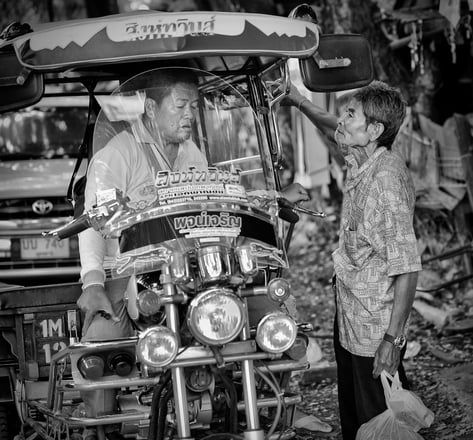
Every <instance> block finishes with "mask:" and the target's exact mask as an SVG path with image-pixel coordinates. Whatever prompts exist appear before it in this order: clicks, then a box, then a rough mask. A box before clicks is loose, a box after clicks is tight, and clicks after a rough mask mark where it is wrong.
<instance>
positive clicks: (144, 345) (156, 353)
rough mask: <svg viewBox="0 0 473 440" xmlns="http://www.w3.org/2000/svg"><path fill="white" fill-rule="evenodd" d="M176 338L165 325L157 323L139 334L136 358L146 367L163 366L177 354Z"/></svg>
mask: <svg viewBox="0 0 473 440" xmlns="http://www.w3.org/2000/svg"><path fill="white" fill-rule="evenodd" d="M177 349H178V346H177V338H176V336H175V334H174V333H173V332H172V331H171V330H170V329H169V328H167V327H164V326H162V325H157V326H154V327H150V328H148V329H146V330H145V331H144V332H143V333H141V334H140V336H139V338H138V344H137V347H136V354H137V356H138V359H139V360H140V361H141V362H142V363H143V364H145V365H147V366H148V367H155V368H158V367H164V366H166V365H168V364H170V363H171V362H172V361H173V360H174V359H175V357H176V355H177Z"/></svg>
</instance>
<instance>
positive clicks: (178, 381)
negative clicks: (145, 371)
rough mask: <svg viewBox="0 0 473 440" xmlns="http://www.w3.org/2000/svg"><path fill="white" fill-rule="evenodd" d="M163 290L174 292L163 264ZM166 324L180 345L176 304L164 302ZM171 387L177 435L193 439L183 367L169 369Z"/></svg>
mask: <svg viewBox="0 0 473 440" xmlns="http://www.w3.org/2000/svg"><path fill="white" fill-rule="evenodd" d="M161 283H162V286H163V292H164V294H165V295H167V296H173V295H174V294H175V289H176V288H175V286H174V284H173V283H172V280H171V274H170V269H169V266H167V265H165V266H164V267H163V270H162V273H161ZM164 307H165V310H166V325H167V326H168V327H169V328H170V329H171V330H172V331H173V332H174V334H175V335H176V338H177V344H178V346H179V347H180V346H181V337H180V327H179V313H178V306H177V304H166V305H165V306H164ZM171 377H172V387H173V394H174V410H175V412H176V426H177V435H178V438H179V439H182V440H184V439H185V440H193V439H194V437H192V436H191V430H190V425H189V413H188V410H187V389H186V383H185V378H184V368H182V367H173V368H172V369H171Z"/></svg>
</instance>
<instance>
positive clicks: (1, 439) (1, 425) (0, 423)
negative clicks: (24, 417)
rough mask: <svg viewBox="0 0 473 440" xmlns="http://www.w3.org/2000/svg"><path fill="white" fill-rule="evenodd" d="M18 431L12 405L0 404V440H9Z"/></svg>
mask: <svg viewBox="0 0 473 440" xmlns="http://www.w3.org/2000/svg"><path fill="white" fill-rule="evenodd" d="M19 431H20V421H19V419H18V416H17V414H16V411H15V407H14V405H12V404H7V403H0V440H11V439H12V438H14V436H15V434H17V433H18V432H19Z"/></svg>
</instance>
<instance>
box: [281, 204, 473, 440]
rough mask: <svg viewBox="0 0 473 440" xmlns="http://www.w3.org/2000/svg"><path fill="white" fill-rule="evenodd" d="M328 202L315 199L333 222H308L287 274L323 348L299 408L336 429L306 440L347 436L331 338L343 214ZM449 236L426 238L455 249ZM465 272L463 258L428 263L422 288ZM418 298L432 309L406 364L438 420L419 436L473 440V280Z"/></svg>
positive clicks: (415, 320) (420, 313)
mask: <svg viewBox="0 0 473 440" xmlns="http://www.w3.org/2000/svg"><path fill="white" fill-rule="evenodd" d="M321 203H322V202H320V201H319V202H317V201H316V202H314V203H313V204H314V206H313V208H314V209H317V210H320V209H323V210H325V211H326V212H327V213H328V214H329V215H328V216H327V218H325V219H320V218H312V217H301V220H300V221H299V223H298V224H297V226H296V228H295V231H294V239H293V241H292V243H291V248H290V251H289V253H288V258H289V263H290V267H291V269H290V270H289V271H287V273H286V274H285V276H287V277H288V278H289V279H290V281H291V287H292V291H293V293H294V295H295V297H296V300H297V309H298V313H299V315H300V316H299V318H300V320H301V321H306V322H310V323H311V324H312V325H313V327H314V331H313V334H312V336H313V337H314V339H315V341H316V342H317V345H318V346H319V348H320V349H321V352H320V353H319V354H320V356H321V357H320V360H319V361H318V362H317V363H316V364H315V365H314V366H313V367H312V368H311V369H310V370H308V371H305V372H301V373H300V374H299V375H298V376H296V377H295V378H294V383H293V386H294V387H295V388H298V389H299V390H300V391H301V392H302V394H303V400H302V403H301V404H300V405H299V406H300V409H302V410H303V411H304V412H306V413H309V414H313V415H315V416H317V417H319V418H320V419H321V420H323V421H325V422H327V423H329V424H330V425H331V426H332V432H331V433H328V434H322V433H320V434H316V433H309V432H307V431H304V430H299V431H298V434H299V437H300V440H309V439H315V440H317V439H325V438H332V439H341V438H342V437H341V434H340V429H339V415H338V404H337V383H336V378H335V374H336V369H335V363H334V356H333V347H332V338H331V334H332V325H333V317H334V303H333V297H332V293H331V289H330V283H329V280H330V278H331V276H332V270H333V266H332V260H331V253H332V251H333V250H334V248H335V246H336V244H337V240H338V234H337V231H338V211H337V207H333V206H321ZM417 220H418V224H421V225H422V224H425V223H423V221H422V219H421V220H420V223H419V219H417ZM438 234H440V237H442V238H439V236H438ZM445 234H446V235H448V234H450V236H448V237H447V236H445V237H443V236H442V231H438V230H436V231H434V232H432V231H429V230H428V228H423V229H422V230H420V232H418V237H420V242H421V243H425V242H426V241H427V242H428V240H429V239H432V240H434V241H435V243H436V244H437V245H438V244H439V243H440V242H441V241H442V240H445V242H448V243H447V244H446V247H451V246H455V245H456V243H455V240H453V239H452V237H453V235H452V231H451V230H448V231H446V232H445ZM453 234H454V233H453ZM424 235H425V236H424ZM434 235H436V237H434ZM455 238H456V239H458V240H460V239H461V238H460V237H455ZM424 248H425V246H424ZM437 250H438V249H436V251H437ZM428 251H429V249H427V251H426V252H428ZM423 257H425V254H423ZM462 271H463V269H462V261H461V258H460V257H457V258H452V259H450V260H449V261H447V262H442V263H441V265H440V266H439V267H433V268H431V267H430V266H429V265H424V270H423V273H421V276H420V277H419V283H418V287H419V286H420V285H425V284H426V283H427V284H428V283H429V282H432V279H431V278H432V273H433V274H435V275H436V277H437V278H436V279H435V281H434V282H436V283H437V284H435V286H437V285H438V282H439V281H440V283H441V282H442V280H443V281H446V280H450V279H454V278H455V277H459V276H462V275H464V273H463V272H462ZM418 295H419V296H418V297H417V298H416V300H417V301H420V303H419V304H424V305H425V304H427V306H425V307H424V309H426V310H427V311H426V310H424V309H422V308H419V310H417V309H414V310H413V312H412V315H411V325H410V330H409V334H408V340H409V343H408V344H409V345H408V350H407V354H406V356H407V359H406V360H405V361H404V366H405V368H406V371H407V375H408V379H409V381H410V386H411V390H412V391H414V392H415V393H416V394H417V395H418V396H419V397H420V398H421V399H422V401H423V402H424V403H425V405H426V406H427V407H428V408H429V409H431V410H432V411H433V412H434V416H435V418H434V421H433V423H432V425H431V426H430V427H429V428H425V429H421V430H420V431H419V434H420V435H421V436H422V437H423V438H424V439H426V440H467V439H471V440H473V325H472V322H473V283H472V281H471V280H470V281H466V282H463V283H457V284H454V285H452V286H449V287H448V288H442V289H439V290H438V291H434V292H429V293H423V292H419V294H418ZM460 324H462V326H460Z"/></svg>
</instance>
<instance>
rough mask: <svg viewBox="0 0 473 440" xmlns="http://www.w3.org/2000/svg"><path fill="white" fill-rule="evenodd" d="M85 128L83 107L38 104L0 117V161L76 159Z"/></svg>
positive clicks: (50, 103) (52, 103)
mask: <svg viewBox="0 0 473 440" xmlns="http://www.w3.org/2000/svg"><path fill="white" fill-rule="evenodd" d="M86 125H87V105H85V106H83V105H80V106H78V105H72V106H70V105H63V103H61V102H51V101H47V100H44V101H40V102H39V103H38V104H36V105H35V106H34V107H28V108H26V109H22V110H20V111H15V112H10V113H5V114H3V115H0V159H1V160H2V161H8V160H25V159H43V158H44V159H52V158H66V157H76V156H77V153H78V151H79V146H80V144H81V142H82V139H83V136H84V132H85V128H86Z"/></svg>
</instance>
